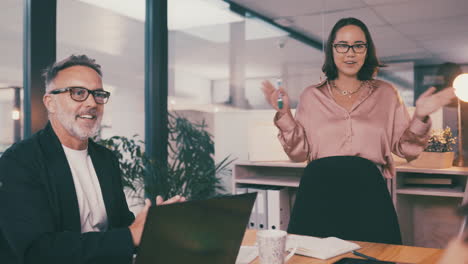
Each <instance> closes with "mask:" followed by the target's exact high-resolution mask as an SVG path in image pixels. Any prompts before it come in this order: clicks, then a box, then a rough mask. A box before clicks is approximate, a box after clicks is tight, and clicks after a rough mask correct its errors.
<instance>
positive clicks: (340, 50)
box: [333, 43, 367, 53]
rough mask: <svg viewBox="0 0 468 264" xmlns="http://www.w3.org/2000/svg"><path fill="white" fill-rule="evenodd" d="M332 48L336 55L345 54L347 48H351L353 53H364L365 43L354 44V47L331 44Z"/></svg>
mask: <svg viewBox="0 0 468 264" xmlns="http://www.w3.org/2000/svg"><path fill="white" fill-rule="evenodd" d="M333 47H334V48H335V50H336V52H338V53H347V52H348V51H349V48H352V49H353V51H354V53H364V52H366V50H367V44H366V43H359V44H354V45H348V44H342V43H338V44H333Z"/></svg>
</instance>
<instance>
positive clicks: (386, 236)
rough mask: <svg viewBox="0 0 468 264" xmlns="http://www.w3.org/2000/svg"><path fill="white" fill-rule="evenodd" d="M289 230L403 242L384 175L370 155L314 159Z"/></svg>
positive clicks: (348, 238) (303, 184)
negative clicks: (367, 157)
mask: <svg viewBox="0 0 468 264" xmlns="http://www.w3.org/2000/svg"><path fill="white" fill-rule="evenodd" d="M288 232H289V233H292V234H299V235H309V236H316V237H329V236H335V237H338V238H341V239H345V240H358V241H369V242H379V243H388V244H401V234H400V226H399V225H398V218H397V215H396V212H395V208H394V207H393V203H392V199H391V197H390V194H389V193H388V189H387V186H386V184H385V180H384V178H383V176H382V174H381V172H380V171H379V169H378V168H377V167H376V166H375V164H374V163H373V162H371V161H369V160H367V159H364V158H360V157H350V156H336V157H327V158H322V159H318V160H315V161H312V162H311V163H309V165H308V166H307V167H306V168H305V170H304V174H303V176H302V179H301V183H300V185H299V190H298V192H297V196H296V201H295V204H294V208H293V210H292V212H291V218H290V222H289V226H288Z"/></svg>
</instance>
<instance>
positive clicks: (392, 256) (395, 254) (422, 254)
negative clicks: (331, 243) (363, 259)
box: [242, 229, 443, 264]
mask: <svg viewBox="0 0 468 264" xmlns="http://www.w3.org/2000/svg"><path fill="white" fill-rule="evenodd" d="M255 240H256V230H253V229H248V230H247V232H246V233H245V235H244V240H243V241H242V245H246V246H250V245H253V244H255ZM353 242H356V243H358V244H359V245H360V246H361V247H362V248H361V249H359V252H362V253H364V254H366V255H368V256H372V257H376V258H377V259H379V260H385V261H398V262H404V263H424V264H432V263H437V261H438V260H439V259H440V257H441V256H442V253H443V250H442V249H435V248H422V247H410V246H398V245H390V244H381V243H370V242H359V241H353ZM344 257H351V258H359V257H357V256H355V255H353V254H352V253H347V254H344V255H340V256H337V257H334V258H331V259H328V260H320V259H315V258H310V257H304V256H300V255H294V256H293V257H292V258H291V259H290V260H289V261H288V262H287V264H314V263H317V264H319V263H320V264H326V263H333V262H335V261H337V260H339V259H342V258H344ZM258 263H260V261H259V260H258V257H257V258H256V259H255V260H254V261H253V262H252V263H251V264H258Z"/></svg>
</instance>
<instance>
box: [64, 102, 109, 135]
mask: <svg viewBox="0 0 468 264" xmlns="http://www.w3.org/2000/svg"><path fill="white" fill-rule="evenodd" d="M55 116H56V118H57V120H58V121H59V122H60V123H61V124H62V126H63V127H64V128H65V129H66V130H67V131H68V133H70V134H71V135H72V136H74V137H77V138H79V139H80V140H86V139H88V138H91V137H94V136H96V135H97V134H98V132H99V129H100V128H101V120H102V115H100V116H98V117H97V121H96V122H95V123H94V125H93V126H92V127H87V128H82V127H80V126H78V125H76V124H75V122H76V116H75V115H69V114H67V113H65V112H64V111H61V109H58V111H57V113H56V114H55Z"/></svg>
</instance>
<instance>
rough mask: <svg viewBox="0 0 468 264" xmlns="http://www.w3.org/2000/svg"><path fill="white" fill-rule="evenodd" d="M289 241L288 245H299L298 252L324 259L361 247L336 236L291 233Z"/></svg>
mask: <svg viewBox="0 0 468 264" xmlns="http://www.w3.org/2000/svg"><path fill="white" fill-rule="evenodd" d="M287 243H288V247H294V244H295V245H297V251H296V254H299V255H304V256H307V257H313V258H318V259H324V260H325V259H329V258H332V257H336V256H338V255H341V254H345V253H348V252H351V251H353V250H357V249H360V248H361V246H359V245H358V244H356V243H352V242H349V241H346V240H343V239H339V238H336V237H326V238H317V237H311V236H299V235H289V236H288V241H287ZM290 243H291V244H290Z"/></svg>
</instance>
